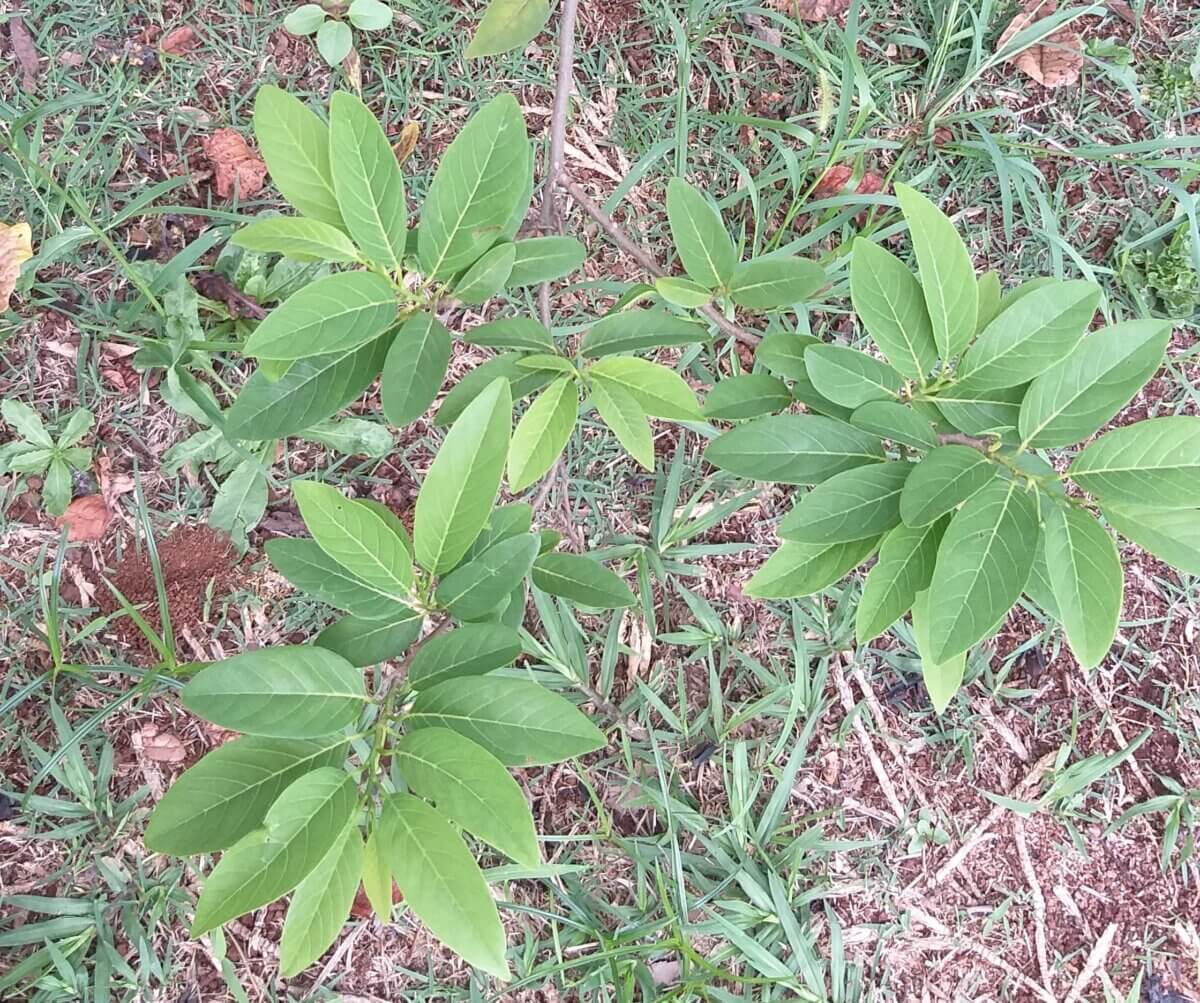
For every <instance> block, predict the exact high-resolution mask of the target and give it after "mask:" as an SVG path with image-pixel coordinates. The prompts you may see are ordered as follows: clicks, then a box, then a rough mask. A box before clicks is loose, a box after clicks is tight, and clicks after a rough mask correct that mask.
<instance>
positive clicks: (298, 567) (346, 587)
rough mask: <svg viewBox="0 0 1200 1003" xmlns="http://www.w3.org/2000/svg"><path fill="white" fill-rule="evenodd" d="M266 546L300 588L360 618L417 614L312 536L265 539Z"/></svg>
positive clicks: (391, 618)
mask: <svg viewBox="0 0 1200 1003" xmlns="http://www.w3.org/2000/svg"><path fill="white" fill-rule="evenodd" d="M266 550H267V557H269V558H270V560H271V563H272V564H273V565H274V566H275V570H276V571H278V572H279V573H280V574H281V575H283V577H284V578H286V579H287V580H288V581H289V582H291V583H292V584H293V585H294V586H296V588H298V589H300V591H301V592H307V593H308V594H309V595H311V596H313V597H314V598H316V599H319V600H321V602H325V603H329V605H330V606H333V607H336V608H337V609H341V610H345V611H346V612H347V613H350V614H352V615H353V616H355V617H357V618H359V619H364V620H385V621H388V622H392V621H395V620H397V619H403V618H405V617H406V616H408V615H412V616H415V615H416V614H415V613H414V612H413V611H412V610H410V609H409V608H408V607H407V606H406V605H405V604H404V603H402V602H400V601H398V600H396V599H394V598H392V597H391V596H390V595H389V594H388V593H387V592H386V591H381V590H380V589H378V588H376V587H375V586H373V585H368V584H367V583H366V582H364V581H363V580H362V579H361V578H359V577H358V576H357V575H355V574H352V573H351V572H350V571H347V570H346V569H345V568H344V567H342V565H340V564H339V563H338V562H337V561H335V560H334V559H333V558H332V557H330V556H329V555H328V554H326V553H325V551H323V550H322V549H321V546H320V544H318V543H317V542H316V541H315V540H288V539H284V538H278V539H275V540H268V541H267V545H266Z"/></svg>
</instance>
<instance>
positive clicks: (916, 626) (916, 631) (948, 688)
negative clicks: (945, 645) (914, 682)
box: [912, 590, 967, 714]
mask: <svg viewBox="0 0 1200 1003" xmlns="http://www.w3.org/2000/svg"><path fill="white" fill-rule="evenodd" d="M931 592H932V590H927V591H925V592H920V593H918V594H917V597H916V599H915V600H914V601H913V608H912V621H913V637H914V638H915V639H916V642H917V654H919V655H920V656H921V677H922V678H923V679H924V681H925V691H926V692H927V693H928V694H929V700H930V702H931V703H932V704H933V709H934V710H935V711H936V712H937V713H938V714H942V713H945V710H946V708H947V707H949V706H950V701H951V700H953V699H954V694H955V693H957V692H958V689H959V687H960V686H962V681H963V675H964V674H965V672H966V669H967V653H966V652H965V651H962V652H959V653H958V654H957V655H951V656H950V657H949V658H947V659H945V661H941V662H935V661H934V660H933V659H932V658H931V657H930V656H929V652H930V650H931V644H930V640H929V621H930V612H929V605H930V603H931V602H932V598H933V597H932V596H931V594H930V593H931Z"/></svg>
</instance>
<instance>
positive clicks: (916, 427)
mask: <svg viewBox="0 0 1200 1003" xmlns="http://www.w3.org/2000/svg"><path fill="white" fill-rule="evenodd" d="M709 399H710V400H711V399H712V395H711V394H709ZM850 424H851V425H853V426H854V427H855V428H861V429H862V430H863V431H864V432H870V433H871V434H872V435H877V436H879V437H880V438H881V439H890V440H891V441H892V442H898V443H900V444H901V445H904V446H912V447H913V448H914V449H925V450H928V449H934V448H935V447H936V446H937V444H938V440H937V433H936V432H934V430H933V426H932V425H930V424H929V422H928V421H927V420H926V419H925V418H923V417H921V415H919V414H917V412H916V411H914V410H913V409H912V408H910V407H905V406H904V405H903V404H901V403H899V402H898V401H868V402H867V403H866V404H864V405H863V406H862V407H860V408H857V409H855V411H854V413H853V414H852V415H850Z"/></svg>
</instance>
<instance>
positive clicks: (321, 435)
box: [304, 418, 396, 460]
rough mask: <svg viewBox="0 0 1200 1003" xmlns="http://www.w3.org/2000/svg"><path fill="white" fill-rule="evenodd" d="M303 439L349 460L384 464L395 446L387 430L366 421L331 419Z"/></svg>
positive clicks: (308, 431) (318, 423) (319, 423)
mask: <svg viewBox="0 0 1200 1003" xmlns="http://www.w3.org/2000/svg"><path fill="white" fill-rule="evenodd" d="M304 437H305V438H306V439H310V440H312V441H313V442H319V443H321V444H322V445H323V446H328V447H329V448H330V449H332V450H334V451H335V452H338V453H344V454H345V455H346V456H369V457H371V458H372V459H376V460H381V459H383V457H385V456H386V455H387V454H388V453H390V452H391V451H392V449H393V448H394V447H395V445H396V440H395V439H394V438H393V437H392V433H391V432H389V431H388V430H387V426H385V425H381V424H377V423H376V422H373V421H368V420H367V419H366V418H330V419H327V420H326V421H319V422H317V424H315V425H313V426H312V427H310V428H309V429H308V430H307V431H306V432H305V433H304Z"/></svg>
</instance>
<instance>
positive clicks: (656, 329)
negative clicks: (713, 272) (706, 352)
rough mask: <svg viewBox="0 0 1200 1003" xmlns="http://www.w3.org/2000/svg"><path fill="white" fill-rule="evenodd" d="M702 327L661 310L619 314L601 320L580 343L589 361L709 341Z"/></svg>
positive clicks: (620, 311)
mask: <svg viewBox="0 0 1200 1003" xmlns="http://www.w3.org/2000/svg"><path fill="white" fill-rule="evenodd" d="M707 340H708V332H707V331H706V330H705V329H704V327H703V326H702V325H700V324H697V323H695V322H693V321H690V320H684V319H683V318H682V317H676V316H674V315H673V314H669V313H665V312H663V311H661V310H618V311H616V312H614V313H610V314H607V315H606V316H604V317H601V318H600V319H599V320H598V321H596V323H595V324H593V325H592V327H591V330H590V331H588V332H587V334H585V335H584V336H583V339H582V340H581V341H580V343H579V354H580V355H582V356H583V357H584V358H585V359H599V358H602V357H603V356H606V355H620V354H621V353H622V352H641V351H646V350H647V349H651V348H667V347H671V346H675V345H693V344H696V343H698V342H702V341H707Z"/></svg>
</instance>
